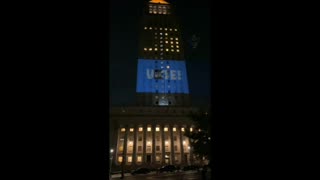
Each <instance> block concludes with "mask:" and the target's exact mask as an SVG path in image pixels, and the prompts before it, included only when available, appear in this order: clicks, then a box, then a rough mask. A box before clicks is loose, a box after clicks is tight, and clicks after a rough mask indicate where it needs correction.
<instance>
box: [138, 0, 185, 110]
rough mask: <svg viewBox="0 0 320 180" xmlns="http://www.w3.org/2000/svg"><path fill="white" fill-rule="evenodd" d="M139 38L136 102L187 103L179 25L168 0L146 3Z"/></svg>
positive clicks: (157, 104) (177, 104) (159, 104)
mask: <svg viewBox="0 0 320 180" xmlns="http://www.w3.org/2000/svg"><path fill="white" fill-rule="evenodd" d="M139 40H140V44H139V57H138V58H139V59H138V75H137V90H136V91H137V101H138V105H141V106H189V105H190V98H189V87H188V78H187V71H186V65H185V58H184V49H183V42H182V36H181V28H180V27H179V23H178V20H177V18H176V17H175V15H174V10H173V8H172V7H171V5H170V4H169V3H168V2H166V1H164V0H152V1H150V2H149V3H148V5H147V7H146V8H145V10H144V16H143V18H142V22H141V28H140V39H139Z"/></svg>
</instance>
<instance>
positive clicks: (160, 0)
mask: <svg viewBox="0 0 320 180" xmlns="http://www.w3.org/2000/svg"><path fill="white" fill-rule="evenodd" d="M150 3H160V4H169V3H168V2H166V1H165V0H151V1H150Z"/></svg>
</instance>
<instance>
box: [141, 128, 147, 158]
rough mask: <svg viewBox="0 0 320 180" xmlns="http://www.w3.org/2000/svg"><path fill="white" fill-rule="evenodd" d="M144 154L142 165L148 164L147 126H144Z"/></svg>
mask: <svg viewBox="0 0 320 180" xmlns="http://www.w3.org/2000/svg"><path fill="white" fill-rule="evenodd" d="M142 148H143V154H142V164H146V163H147V125H146V124H144V125H143V144H142Z"/></svg>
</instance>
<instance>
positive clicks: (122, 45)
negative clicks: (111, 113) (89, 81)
mask: <svg viewBox="0 0 320 180" xmlns="http://www.w3.org/2000/svg"><path fill="white" fill-rule="evenodd" d="M144 2H147V1H145V0H136V1H132V0H122V1H120V0H111V1H110V11H109V13H110V16H109V17H110V21H109V22H110V42H109V43H110V44H109V47H110V49H109V56H110V58H109V68H110V71H109V72H110V74H109V75H110V76H109V81H110V86H109V88H110V104H111V105H122V104H125V105H134V104H135V91H136V77H137V75H136V74H137V58H138V34H139V33H138V32H139V31H138V29H139V21H140V18H141V17H142V14H143V7H144V6H145V4H144ZM167 2H169V3H170V2H171V4H173V5H174V6H175V14H176V16H178V18H179V20H180V26H181V29H182V36H183V39H184V44H185V51H186V54H185V56H186V64H187V73H188V80H189V89H190V93H191V98H192V103H193V105H195V106H206V105H208V104H209V103H210V94H211V90H210V86H211V72H210V67H211V65H210V61H211V58H210V41H211V37H210V34H211V29H210V28H211V26H210V21H211V20H210V18H211V17H210V8H209V7H210V5H209V4H208V1H190V0H175V1H173V0H171V1H169V0H168V1H167ZM194 34H195V35H196V36H197V37H199V38H200V42H199V45H198V47H197V48H196V49H194V50H192V48H191V45H190V43H189V42H190V40H191V37H192V35H194Z"/></svg>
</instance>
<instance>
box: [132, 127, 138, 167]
mask: <svg viewBox="0 0 320 180" xmlns="http://www.w3.org/2000/svg"><path fill="white" fill-rule="evenodd" d="M137 133H138V126H137V125H135V126H134V130H133V154H132V165H133V166H134V167H135V166H136V162H137Z"/></svg>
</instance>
